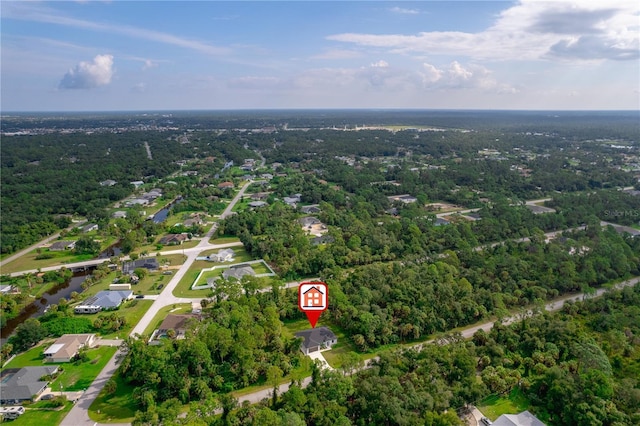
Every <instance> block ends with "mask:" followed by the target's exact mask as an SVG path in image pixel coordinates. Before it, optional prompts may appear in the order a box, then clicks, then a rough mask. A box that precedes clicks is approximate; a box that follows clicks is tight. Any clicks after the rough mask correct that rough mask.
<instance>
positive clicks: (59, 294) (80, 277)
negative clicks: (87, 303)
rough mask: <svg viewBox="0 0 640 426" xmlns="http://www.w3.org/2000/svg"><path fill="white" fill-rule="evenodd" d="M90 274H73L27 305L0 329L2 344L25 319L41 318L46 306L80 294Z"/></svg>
mask: <svg viewBox="0 0 640 426" xmlns="http://www.w3.org/2000/svg"><path fill="white" fill-rule="evenodd" d="M91 272H92V271H91V270H86V271H79V272H75V273H74V274H73V276H72V277H71V278H69V279H68V280H67V281H65V282H64V283H62V284H58V285H57V286H55V287H53V288H52V289H51V290H49V291H47V292H46V293H44V294H43V295H42V297H41V298H40V299H37V300H34V301H33V302H32V303H30V304H29V305H27V306H26V307H25V308H24V309H23V310H22V311H21V312H20V314H19V315H18V316H17V317H15V318H12V319H10V320H9V321H7V323H6V324H5V326H4V327H2V329H1V330H0V337H1V338H2V342H3V343H4V341H5V339H6V338H7V337H9V336H10V335H11V333H13V331H14V330H15V329H16V327H17V326H18V325H20V324H22V323H23V322H24V321H26V320H27V319H29V318H37V317H39V316H42V314H44V311H45V309H46V308H47V306H49V305H52V304H57V303H58V302H59V301H60V299H62V298H63V297H64V298H65V299H67V300H68V299H70V298H71V293H73V292H74V291H76V292H78V293H82V283H83V282H84V280H86V279H87V277H88V276H89V275H91Z"/></svg>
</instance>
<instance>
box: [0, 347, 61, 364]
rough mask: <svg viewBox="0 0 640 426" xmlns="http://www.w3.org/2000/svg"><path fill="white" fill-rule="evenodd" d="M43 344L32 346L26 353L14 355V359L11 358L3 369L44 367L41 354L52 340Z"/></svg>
mask: <svg viewBox="0 0 640 426" xmlns="http://www.w3.org/2000/svg"><path fill="white" fill-rule="evenodd" d="M45 342H46V343H43V344H40V345H38V346H34V347H33V348H31V349H29V350H28V351H26V352H22V353H21V354H18V355H16V357H15V358H13V359H12V360H11V362H9V363H8V364H7V366H6V367H4V368H22V367H31V366H40V365H44V362H43V361H42V358H43V355H42V354H43V352H44V351H45V349H47V347H48V346H49V345H50V344H51V343H53V340H46V341H45Z"/></svg>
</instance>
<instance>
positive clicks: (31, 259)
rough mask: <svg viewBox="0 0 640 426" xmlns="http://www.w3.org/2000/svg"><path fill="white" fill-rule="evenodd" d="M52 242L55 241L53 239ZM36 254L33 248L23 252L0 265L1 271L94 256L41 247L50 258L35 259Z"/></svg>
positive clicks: (80, 260) (62, 262) (35, 267)
mask: <svg viewBox="0 0 640 426" xmlns="http://www.w3.org/2000/svg"><path fill="white" fill-rule="evenodd" d="M53 242H55V240H54V241H53ZM38 254H39V253H38V252H37V251H36V250H33V251H31V252H29V253H27V254H25V255H24V256H20V257H19V258H17V259H15V260H13V261H11V262H9V263H7V264H6V265H4V266H2V273H3V274H9V273H11V272H18V271H26V270H29V269H38V268H44V267H47V266H57V265H64V264H67V263H74V262H82V261H85V260H90V259H93V258H94V257H93V256H92V255H90V254H82V255H77V254H74V253H73V251H68V250H66V251H58V252H56V251H52V252H50V251H49V250H48V249H42V254H51V255H52V256H53V257H52V258H51V259H39V260H36V257H37V256H38ZM105 261H108V259H105Z"/></svg>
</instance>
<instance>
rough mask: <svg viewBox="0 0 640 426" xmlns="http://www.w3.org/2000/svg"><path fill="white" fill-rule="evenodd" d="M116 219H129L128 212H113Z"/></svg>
mask: <svg viewBox="0 0 640 426" xmlns="http://www.w3.org/2000/svg"><path fill="white" fill-rule="evenodd" d="M111 216H112V217H113V218H114V219H124V218H125V217H127V212H126V211H124V210H118V211H117V212H113V215H111Z"/></svg>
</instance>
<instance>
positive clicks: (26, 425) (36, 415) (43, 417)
mask: <svg viewBox="0 0 640 426" xmlns="http://www.w3.org/2000/svg"><path fill="white" fill-rule="evenodd" d="M34 405H35V404H33V405H31V406H28V407H25V408H26V412H25V413H24V414H23V415H21V416H20V417H18V418H17V419H15V420H12V421H11V423H10V424H12V425H15V426H45V425H59V424H60V423H62V419H64V417H65V416H66V415H67V413H68V412H69V411H71V407H73V403H72V402H67V403H66V404H65V405H64V407H62V409H61V410H59V411H56V410H51V409H36V408H31V407H32V406H34Z"/></svg>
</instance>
